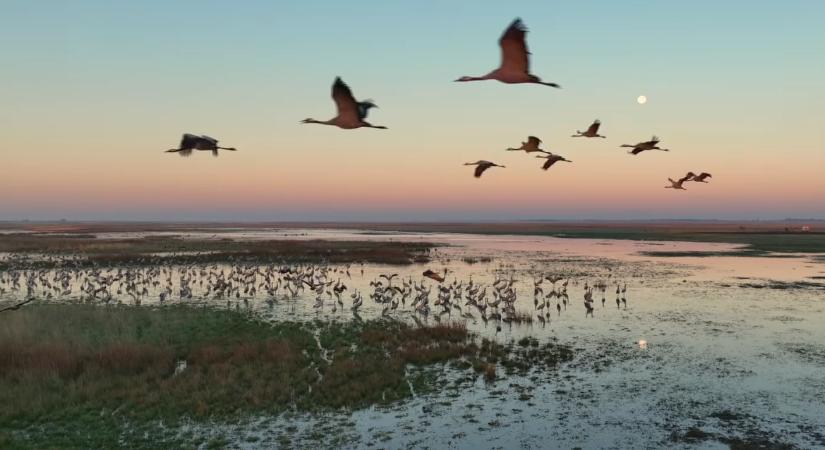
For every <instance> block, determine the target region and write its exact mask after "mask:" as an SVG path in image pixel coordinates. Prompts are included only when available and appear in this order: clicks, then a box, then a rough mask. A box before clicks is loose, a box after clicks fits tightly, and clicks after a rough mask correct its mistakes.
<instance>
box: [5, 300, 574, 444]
mask: <svg viewBox="0 0 825 450" xmlns="http://www.w3.org/2000/svg"><path fill="white" fill-rule="evenodd" d="M316 337H317V340H316ZM319 343H320V346H319ZM570 358H572V352H571V350H570V349H569V348H568V347H566V346H563V345H558V344H556V343H554V342H551V343H546V344H539V343H538V341H535V342H534V341H530V342H528V343H527V345H524V344H523V343H520V344H516V343H514V342H510V343H505V344H500V343H497V342H493V341H490V340H486V339H483V340H479V339H477V337H476V336H474V335H473V334H472V333H470V332H468V331H467V329H466V328H465V327H464V325H463V324H456V323H444V324H437V325H433V326H411V325H407V324H403V323H400V322H396V321H366V322H346V323H338V322H332V323H321V322H307V323H296V322H278V323H275V324H269V323H265V322H262V321H259V320H256V319H255V318H253V317H250V316H248V315H246V314H244V313H240V312H234V311H225V310H215V309H209V308H193V307H187V306H174V307H163V308H148V307H147V308H141V307H122V306H119V307H101V306H90V305H60V304H47V305H38V306H32V307H28V308H23V309H20V310H18V311H13V312H10V313H6V314H4V315H3V316H0V447H3V448H6V447H9V448H114V447H121V446H124V445H128V446H131V447H135V448H158V447H171V446H180V445H185V446H186V445H191V444H192V443H193V442H194V440H195V439H196V437H195V436H192V435H191V434H190V435H182V434H180V433H178V432H177V431H176V430H178V429H179V425H180V424H181V423H182V422H183V421H185V420H192V421H194V422H195V423H202V424H205V423H209V421H219V422H220V421H223V422H226V421H233V420H241V419H243V418H244V417H248V416H250V415H252V414H272V415H277V414H280V413H282V412H285V411H288V410H297V411H309V412H312V411H323V410H331V409H338V408H362V407H367V406H369V405H374V404H385V403H391V402H396V401H399V400H403V399H406V398H409V397H411V396H412V391H411V386H412V389H413V390H415V391H416V392H418V393H421V392H428V391H432V390H434V389H438V388H439V386H440V385H441V384H440V383H437V382H434V381H435V380H437V379H438V377H439V376H440V375H439V373H440V372H438V373H436V372H434V370H436V369H439V368H446V367H448V365H447V364H445V363H453V364H450V365H449V366H450V367H459V368H460V369H463V370H474V371H475V373H477V374H478V376H482V375H483V376H484V377H485V378H486V379H487V380H489V381H494V380H495V379H497V378H499V377H501V376H503V375H504V374H508V373H514V372H525V371H528V370H531V369H533V368H548V367H553V366H555V365H557V364H558V363H560V362H563V361H566V360H569V359H570ZM181 361H186V368H185V369H184V370H183V371H178V372H177V373H176V368H177V367H179V364H180V362H181ZM497 367H499V368H502V369H503V370H500V371H497ZM439 370H440V369H439ZM161 424H162V425H161ZM215 442H216V443H217V444H225V442H223V441H215ZM217 444H216V445H217ZM218 446H219V447H220V445H218Z"/></svg>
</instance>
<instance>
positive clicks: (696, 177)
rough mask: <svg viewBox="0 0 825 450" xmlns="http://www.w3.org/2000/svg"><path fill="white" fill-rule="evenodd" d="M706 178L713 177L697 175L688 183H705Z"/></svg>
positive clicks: (702, 174) (704, 174) (703, 174)
mask: <svg viewBox="0 0 825 450" xmlns="http://www.w3.org/2000/svg"><path fill="white" fill-rule="evenodd" d="M708 178H713V175H711V174H709V173H707V172H702V173H700V174H699V175H695V176H694V177H693V178H691V179H690V181H696V182H699V183H707V179H708Z"/></svg>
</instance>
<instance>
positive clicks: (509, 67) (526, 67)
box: [455, 18, 561, 88]
mask: <svg viewBox="0 0 825 450" xmlns="http://www.w3.org/2000/svg"><path fill="white" fill-rule="evenodd" d="M526 34H527V28H526V27H525V26H524V23H523V22H522V21H521V19H519V18H516V19H515V20H514V21H513V22H512V23H511V24H510V26H509V27H507V29H506V30H505V31H504V34H502V35H501V38H500V39H499V40H498V44H499V46H501V65H500V66H499V67H498V69H495V70H493V71H492V72H490V73H488V74H487V75H483V76H480V77H471V76H463V77H461V78H459V79H457V80H455V81H482V80H498V81H500V82H502V83H508V84H516V83H534V84H543V85H545V86H552V87H555V88H558V87H561V86H559V85H558V84H556V83H547V82H544V81H541V79H540V78H539V77H537V76H535V75H533V74H531V73H530V52H529V51H528V50H527V42H525V35H526Z"/></svg>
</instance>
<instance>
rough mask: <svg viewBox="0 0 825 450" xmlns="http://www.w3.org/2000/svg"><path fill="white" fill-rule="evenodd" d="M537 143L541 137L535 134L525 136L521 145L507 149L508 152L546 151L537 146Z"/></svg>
mask: <svg viewBox="0 0 825 450" xmlns="http://www.w3.org/2000/svg"><path fill="white" fill-rule="evenodd" d="M539 144H541V139H539V138H537V137H535V136H527V142H522V143H521V147H519V148H513V147H510V148H508V149H507V151H508V152H520V151H524V152H525V153H534V152H542V153H548V152H546V151H545V150H542V149H540V148H539Z"/></svg>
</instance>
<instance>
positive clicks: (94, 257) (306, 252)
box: [0, 233, 434, 267]
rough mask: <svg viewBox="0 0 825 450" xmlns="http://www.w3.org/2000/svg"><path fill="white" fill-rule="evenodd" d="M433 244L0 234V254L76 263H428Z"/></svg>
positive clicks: (46, 263) (53, 263)
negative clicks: (74, 258) (73, 259)
mask: <svg viewBox="0 0 825 450" xmlns="http://www.w3.org/2000/svg"><path fill="white" fill-rule="evenodd" d="M433 246H434V244H429V243H410V242H376V241H324V240H260V241H246V240H234V239H228V238H226V239H183V238H180V237H175V236H150V237H144V238H136V239H99V238H95V237H94V236H90V235H82V234H80V235H70V234H69V235H55V234H30V233H19V234H6V235H2V234H0V252H9V253H16V254H31V253H38V254H47V255H51V256H80V257H81V258H82V259H80V260H79V261H77V262H72V263H71V264H72V265H92V264H97V265H107V264H108V265H112V264H124V265H146V264H155V265H156V264H171V263H175V264H210V263H217V262H254V263H263V264H270V263H319V262H329V263H354V262H368V263H383V264H412V263H414V262H427V261H428V260H429V257H428V253H429V249H430V248H432V247H433ZM30 264H38V265H39V266H38V267H51V266H57V265H61V264H66V262H65V261H62V260H60V259H58V258H51V259H47V260H32V262H30Z"/></svg>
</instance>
